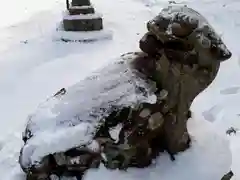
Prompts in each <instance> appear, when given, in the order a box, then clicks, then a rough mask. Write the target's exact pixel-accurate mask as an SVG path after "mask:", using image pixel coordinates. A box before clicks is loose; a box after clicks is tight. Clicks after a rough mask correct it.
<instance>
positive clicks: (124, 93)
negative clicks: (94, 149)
mask: <svg viewBox="0 0 240 180" xmlns="http://www.w3.org/2000/svg"><path fill="white" fill-rule="evenodd" d="M133 56H134V55H125V56H124V57H123V59H121V61H120V62H121V63H120V64H119V63H114V64H112V63H111V64H109V65H108V66H107V67H106V68H103V69H101V70H100V71H97V72H95V73H93V74H92V75H91V76H90V77H88V78H86V79H85V80H83V81H82V82H80V83H78V84H75V85H74V86H72V87H70V88H68V89H67V90H66V94H65V95H63V96H62V97H57V98H55V97H52V98H50V99H48V101H46V102H45V103H43V104H41V105H40V106H39V107H38V108H37V110H36V112H34V113H33V114H31V115H30V116H29V119H28V120H29V121H28V123H27V127H28V130H30V131H31V134H32V135H33V137H32V138H30V140H29V141H27V145H26V146H24V148H23V151H22V153H23V157H22V160H23V164H24V165H23V166H24V167H30V166H31V165H32V164H34V163H36V162H40V160H41V158H42V157H44V156H46V155H48V154H52V153H54V152H64V151H66V150H68V149H71V148H74V147H78V146H81V145H86V144H88V143H91V142H90V141H91V139H92V136H93V135H94V130H95V128H96V127H97V126H98V125H99V121H101V120H103V119H104V117H107V115H109V113H110V112H111V111H112V108H113V107H114V108H118V109H120V108H122V107H125V106H126V107H129V106H134V104H136V103H141V102H148V103H155V102H156V96H155V95H154V94H153V91H151V90H152V87H149V86H147V84H146V82H144V80H143V79H140V78H138V77H137V76H136V75H134V72H132V70H131V69H130V68H129V66H130V65H129V63H130V60H129V62H128V61H127V59H129V58H132V57H133ZM122 60H124V61H125V63H122V62H124V61H122ZM114 61H116V60H114ZM117 62H118V61H117ZM138 87H142V88H144V89H145V92H146V95H145V92H139V91H136V89H137V88H138ZM153 88H154V87H153ZM101 108H104V111H102V110H101ZM26 136H28V135H26ZM62 142H66V143H62Z"/></svg>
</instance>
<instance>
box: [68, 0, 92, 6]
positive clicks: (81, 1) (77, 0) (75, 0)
mask: <svg viewBox="0 0 240 180" xmlns="http://www.w3.org/2000/svg"><path fill="white" fill-rule="evenodd" d="M71 4H72V6H90V4H91V3H90V0H72V3H71Z"/></svg>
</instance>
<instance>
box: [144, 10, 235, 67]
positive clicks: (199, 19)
mask: <svg viewBox="0 0 240 180" xmlns="http://www.w3.org/2000/svg"><path fill="white" fill-rule="evenodd" d="M147 28H148V31H149V33H148V34H147V35H148V36H151V37H153V39H154V37H155V39H156V40H155V41H159V42H158V44H161V45H159V46H158V47H159V48H157V50H156V51H158V52H159V53H160V51H161V49H164V50H165V52H167V54H169V55H170V56H171V55H174V53H177V55H180V57H181V52H182V53H183V54H182V56H183V55H184V53H185V52H191V51H192V50H193V49H194V52H193V53H195V54H197V55H198V56H199V58H198V62H193V63H198V64H199V65H203V66H205V65H208V64H211V63H212V62H213V61H217V62H219V63H220V62H221V61H225V60H227V59H229V58H230V57H231V55H232V54H231V52H230V51H229V50H228V48H227V47H226V45H225V44H224V43H223V41H222V39H221V37H220V36H219V35H218V34H217V33H216V32H215V31H214V29H213V28H212V27H211V26H210V24H209V23H208V21H207V20H206V19H205V18H204V17H203V16H202V15H201V14H199V13H198V12H196V11H194V10H193V9H191V8H188V7H185V6H169V7H168V8H165V9H163V10H162V11H161V13H160V14H159V15H157V16H156V17H155V18H153V19H152V20H150V21H149V22H148V23H147ZM140 42H141V41H140ZM155 44H157V43H155ZM140 48H141V47H140ZM141 49H142V48H141ZM189 63H191V62H189Z"/></svg>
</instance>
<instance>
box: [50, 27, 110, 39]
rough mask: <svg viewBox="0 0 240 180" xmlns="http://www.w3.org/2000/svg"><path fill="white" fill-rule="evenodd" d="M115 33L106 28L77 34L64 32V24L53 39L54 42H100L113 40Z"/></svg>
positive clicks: (58, 28)
mask: <svg viewBox="0 0 240 180" xmlns="http://www.w3.org/2000/svg"><path fill="white" fill-rule="evenodd" d="M112 38H113V32H112V31H111V30H108V29H106V28H104V29H102V30H99V31H85V32H75V31H64V30H63V24H62V22H61V23H59V26H58V27H57V31H56V32H54V34H53V37H52V39H53V40H54V41H61V40H65V41H72V42H76V41H98V40H106V39H112Z"/></svg>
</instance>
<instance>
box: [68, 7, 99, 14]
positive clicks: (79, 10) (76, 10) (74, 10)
mask: <svg viewBox="0 0 240 180" xmlns="http://www.w3.org/2000/svg"><path fill="white" fill-rule="evenodd" d="M68 11H69V14H70V15H79V14H93V13H95V10H94V8H93V7H92V6H73V7H70V8H69V9H68Z"/></svg>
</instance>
